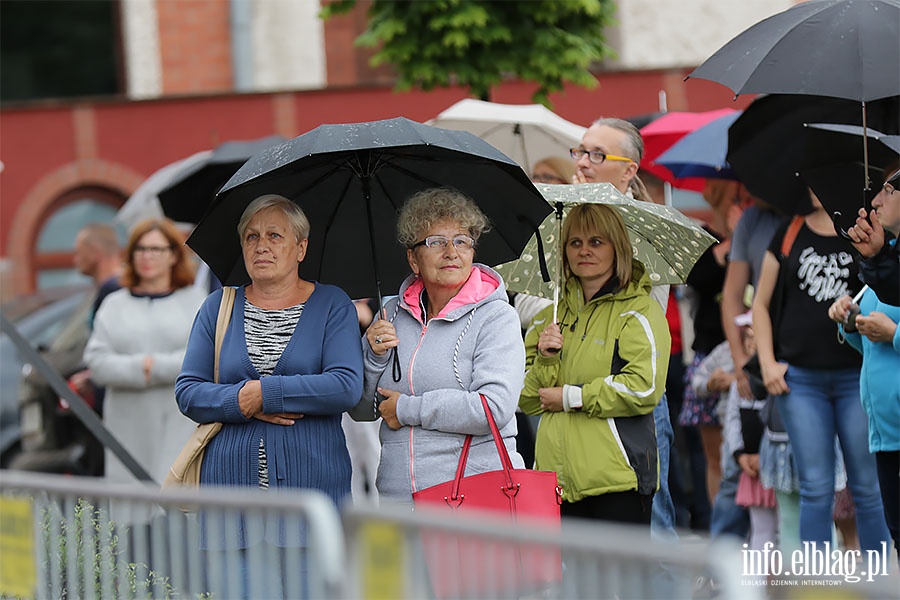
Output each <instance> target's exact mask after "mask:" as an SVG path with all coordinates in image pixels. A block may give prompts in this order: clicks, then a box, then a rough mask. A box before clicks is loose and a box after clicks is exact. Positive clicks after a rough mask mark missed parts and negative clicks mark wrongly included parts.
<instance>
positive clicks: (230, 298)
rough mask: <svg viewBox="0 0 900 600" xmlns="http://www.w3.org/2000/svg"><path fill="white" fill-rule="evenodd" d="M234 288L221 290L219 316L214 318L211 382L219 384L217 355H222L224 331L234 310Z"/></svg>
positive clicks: (227, 287)
mask: <svg viewBox="0 0 900 600" xmlns="http://www.w3.org/2000/svg"><path fill="white" fill-rule="evenodd" d="M235 291H236V290H235V288H233V287H231V286H225V287H223V288H222V301H221V302H220V303H219V315H218V317H217V318H216V350H215V358H214V359H213V360H214V361H215V362H214V363H213V365H214V366H213V381H215V382H216V383H219V355H220V354H221V353H222V342H223V341H224V340H225V330H226V329H228V324H229V323H230V322H231V311H232V309H233V308H234V296H235Z"/></svg>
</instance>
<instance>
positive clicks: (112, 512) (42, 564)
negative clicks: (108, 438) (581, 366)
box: [0, 470, 900, 600]
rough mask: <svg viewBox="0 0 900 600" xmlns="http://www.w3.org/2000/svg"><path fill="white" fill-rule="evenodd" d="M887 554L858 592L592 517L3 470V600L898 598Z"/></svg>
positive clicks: (733, 552)
mask: <svg viewBox="0 0 900 600" xmlns="http://www.w3.org/2000/svg"><path fill="white" fill-rule="evenodd" d="M886 560H890V561H891V564H890V570H891V571H893V572H892V573H891V574H890V576H887V575H885V576H881V575H879V576H878V577H871V576H869V577H859V576H863V575H866V574H865V573H863V572H862V569H863V567H864V566H863V565H862V564H860V565H858V567H857V568H858V571H857V572H856V575H857V577H856V578H855V580H856V583H854V578H853V577H848V576H846V575H845V576H843V577H837V578H835V577H831V578H819V579H816V578H813V579H806V580H797V579H796V578H794V579H790V578H784V579H782V580H772V579H769V581H768V582H767V581H766V578H762V579H760V578H758V577H748V576H747V575H746V574H745V573H744V572H745V571H747V568H748V566H747V564H746V561H747V553H746V552H745V551H744V550H743V549H742V547H741V546H740V545H739V544H738V543H737V542H736V541H730V540H717V541H714V542H710V541H708V540H705V539H695V540H692V541H686V542H685V541H669V542H662V541H658V540H651V539H650V537H649V535H648V532H647V530H646V528H633V527H628V526H624V525H612V524H600V523H596V522H588V521H579V520H564V522H563V523H562V526H561V528H559V529H557V530H550V529H547V528H546V526H542V525H541V524H539V523H535V524H529V523H527V522H524V521H520V522H519V523H518V524H517V525H512V524H510V523H508V522H505V521H503V520H498V519H496V517H491V516H487V515H485V516H480V517H479V516H467V518H461V517H460V516H454V515H452V514H447V513H444V512H434V511H430V510H424V509H417V510H415V511H412V510H410V507H409V506H398V505H392V504H389V503H385V502H382V503H381V504H380V505H378V506H375V505H369V504H355V505H349V504H348V505H347V506H345V507H344V508H343V514H342V515H339V514H338V511H337V509H336V508H335V507H334V505H333V504H332V503H331V501H330V500H329V499H328V498H327V497H325V496H324V495H322V494H320V493H318V492H314V491H302V492H296V493H279V492H275V491H265V492H263V491H258V490H250V489H233V488H229V489H226V488H219V489H216V488H209V489H201V490H167V491H165V492H161V491H160V490H159V489H158V488H156V487H155V486H145V485H141V484H132V485H127V486H124V485H113V484H108V483H106V482H104V481H102V480H96V479H89V478H69V477H61V476H57V475H48V474H39V473H27V472H19V471H6V470H4V471H0V598H37V599H41V600H43V599H70V598H89V599H95V598H96V599H105V598H154V599H156V598H163V599H172V600H174V599H182V598H192V599H204V600H223V599H227V600H230V599H232V598H250V599H254V600H257V599H266V598H285V599H291V600H293V599H302V598H312V599H319V598H329V599H330V598H354V599H356V598H360V599H366V600H368V599H373V600H374V599H401V598H413V599H418V598H429V599H436V600H444V599H449V598H460V599H467V598H478V599H493V598H498V599H500V598H517V599H521V600H531V599H534V600H538V599H540V600H554V599H566V600H568V599H579V600H580V599H583V598H617V599H629V598H636V599H648V598H678V599H681V598H685V599H688V598H690V599H698V600H700V599H705V598H721V599H722V600H756V599H759V598H763V597H766V596H767V595H768V596H772V597H781V598H808V597H817V598H832V597H833V598H838V597H842V598H853V599H864V600H868V599H870V598H871V599H874V598H884V597H890V598H897V597H900V595H898V594H897V590H898V589H900V586H898V577H897V571H896V559H895V557H894V556H893V555H890V556H888V555H887V554H886V555H885V556H884V557H883V560H882V561H881V562H883V563H884V562H885V561H886ZM865 568H868V567H865ZM881 570H884V571H885V573H886V572H887V570H888V565H887V563H885V564H882V565H881V567H880V568H879V573H881ZM870 575H871V574H870ZM860 579H862V580H863V581H859V580H860ZM698 580H700V581H703V582H706V583H708V582H710V581H712V582H715V586H714V587H709V586H705V587H704V586H699V587H698V585H697V582H698ZM836 594H837V595H836Z"/></svg>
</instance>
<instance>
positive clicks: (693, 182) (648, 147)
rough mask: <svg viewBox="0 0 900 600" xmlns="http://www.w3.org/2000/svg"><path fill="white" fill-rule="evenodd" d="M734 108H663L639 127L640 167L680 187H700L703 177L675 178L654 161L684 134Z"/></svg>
mask: <svg viewBox="0 0 900 600" xmlns="http://www.w3.org/2000/svg"><path fill="white" fill-rule="evenodd" d="M734 112H735V109H733V108H721V109H718V110H710V111H706V112H677V111H673V112H667V113H665V114H664V115H662V116H661V117H659V118H658V119H656V120H654V121H652V122H651V123H649V124H648V125H645V126H644V127H643V128H641V136H642V137H643V138H644V157H643V158H642V159H641V170H642V171H646V172H648V173H652V174H653V175H655V176H657V177H659V178H660V179H662V180H663V181H668V182H669V183H671V184H673V185H675V186H677V187H679V188H681V189H688V190H695V191H698V192H699V191H702V190H703V186H704V184H705V182H706V180H705V179H703V178H697V177H691V178H684V179H676V178H675V176H674V175H673V174H672V172H671V171H670V170H669V169H667V168H666V167H664V166H662V165H659V164H656V162H654V161H655V160H656V159H657V158H659V156H660V155H661V154H662V153H663V152H665V151H666V150H668V149H669V148H671V147H672V146H673V145H674V144H675V142H677V141H678V140H680V139H681V138H683V137H684V136H686V135H687V134H689V133H691V132H693V131H695V130H697V129H699V128H701V127H703V126H704V125H706V124H707V123H710V122H711V121H715V120H716V119H718V118H720V117H724V116H725V115H729V114H732V113H734Z"/></svg>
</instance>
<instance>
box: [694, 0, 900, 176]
mask: <svg viewBox="0 0 900 600" xmlns="http://www.w3.org/2000/svg"><path fill="white" fill-rule="evenodd" d="M898 40H900V0H809V1H808V2H802V3H800V4H797V5H796V6H792V7H791V8H789V9H787V10H785V11H783V12H780V13H778V14H776V15H773V16H771V17H769V18H768V19H765V20H763V21H760V22H759V23H757V24H756V25H754V26H752V27H750V28H749V29H747V30H746V31H744V32H742V33H740V34H738V35H737V36H736V37H735V38H733V39H732V40H731V41H730V42H728V43H727V44H725V45H724V46H723V47H722V48H721V49H719V50H718V51H717V52H716V53H715V54H713V55H712V56H711V57H709V58H708V59H707V60H706V61H704V63H703V64H702V65H700V66H699V67H697V68H696V69H694V71H693V72H691V74H690V75H688V77H698V78H700V79H709V80H711V81H717V82H719V83H721V84H723V85H725V86H727V87H728V88H730V89H731V90H732V91H733V92H734V93H735V94H747V93H766V94H804V95H814V96H830V97H833V98H845V99H848V100H856V101H858V102H860V104H859V111H860V114H861V122H860V124H861V125H862V126H863V129H865V128H866V127H867V126H868V125H869V123H867V116H866V103H867V102H870V101H872V100H877V99H880V98H887V97H891V96H897V95H898V94H900V48H898ZM861 147H862V154H863V165H864V168H863V170H862V172H861V173H862V174H863V175H862V176H863V177H865V175H864V174H865V173H867V172H868V146H867V138H866V137H865V136H863V137H862V140H861ZM774 150H775V149H774V148H773V151H774ZM859 184H860V189H861V190H864V191H865V192H868V191H869V190H870V189H871V186H870V180H868V179H862V180H861V181H860V182H859Z"/></svg>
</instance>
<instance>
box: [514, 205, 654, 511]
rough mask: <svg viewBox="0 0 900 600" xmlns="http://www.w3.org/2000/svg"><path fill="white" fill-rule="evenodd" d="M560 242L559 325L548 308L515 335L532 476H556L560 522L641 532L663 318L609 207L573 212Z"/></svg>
mask: <svg viewBox="0 0 900 600" xmlns="http://www.w3.org/2000/svg"><path fill="white" fill-rule="evenodd" d="M560 241H561V243H563V244H564V247H563V250H564V252H563V267H564V272H565V275H566V282H565V289H564V291H563V293H562V294H561V298H560V302H559V308H558V315H559V317H560V322H559V323H553V322H552V310H553V309H552V307H548V308H547V309H544V310H543V311H541V312H540V313H539V314H538V315H537V316H536V317H535V318H534V320H533V321H532V325H531V327H530V328H529V330H528V332H527V334H526V336H525V347H526V352H527V357H526V369H527V373H526V375H525V385H524V388H523V390H522V394H521V396H520V397H519V406H521V407H522V410H523V411H524V412H525V413H526V414H529V415H541V423H540V426H539V428H538V432H537V442H536V447H535V468H536V469H538V470H541V471H555V472H556V473H557V475H558V477H559V482H560V486H561V487H562V489H563V504H562V514H563V515H565V516H574V517H583V518H591V519H602V520H609V521H619V522H626V523H641V524H647V525H649V524H650V506H651V502H652V500H653V493H654V492H655V491H656V489H657V486H658V464H657V448H656V430H655V427H654V422H653V414H652V413H653V408H654V407H655V406H656V404H657V403H658V402H659V400H660V398H661V397H662V395H663V392H664V391H665V382H666V372H667V369H668V362H669V350H670V347H671V338H670V336H669V329H668V325H667V324H666V318H665V315H664V314H663V312H662V310H661V309H660V307H659V304H658V303H657V302H656V301H655V300H653V299H652V298H650V279H649V277H648V276H647V274H646V272H645V271H644V266H643V265H642V264H641V263H640V262H639V261H637V260H634V259H633V252H632V246H631V242H630V241H629V239H628V233H627V231H626V230H625V223H624V222H623V221H622V218H621V217H620V216H619V213H618V212H617V211H616V210H615V209H614V208H612V207H610V206H606V205H602V204H583V205H579V206H576V207H575V208H573V209H572V210H571V211H570V213H569V215H568V217H567V218H566V221H565V222H564V224H563V232H562V237H561V238H560Z"/></svg>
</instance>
